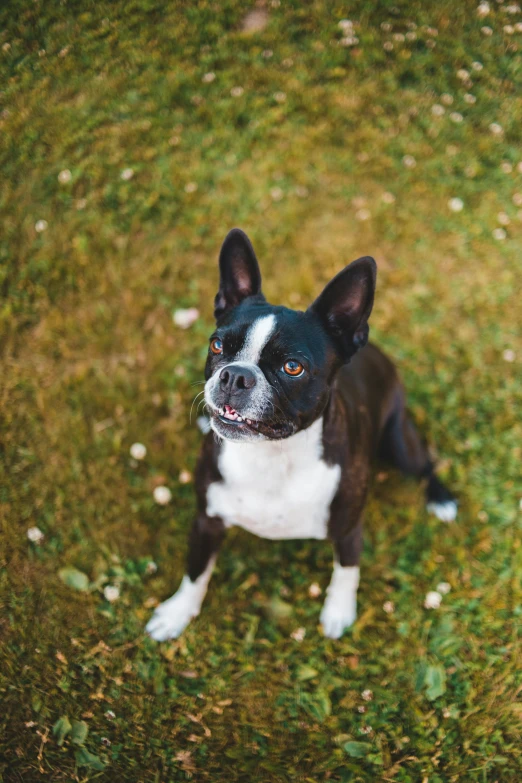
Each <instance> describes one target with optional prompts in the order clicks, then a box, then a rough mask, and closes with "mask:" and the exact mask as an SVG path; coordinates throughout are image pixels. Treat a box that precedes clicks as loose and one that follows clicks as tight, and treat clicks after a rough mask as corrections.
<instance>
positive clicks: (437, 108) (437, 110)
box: [431, 103, 446, 117]
mask: <svg viewBox="0 0 522 783" xmlns="http://www.w3.org/2000/svg"><path fill="white" fill-rule="evenodd" d="M445 111H446V109H445V108H444V106H441V105H440V103H434V104H433V106H432V107H431V113H432V114H434V115H435V117H442V115H443V114H444V113H445Z"/></svg>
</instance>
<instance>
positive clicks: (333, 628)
mask: <svg viewBox="0 0 522 783" xmlns="http://www.w3.org/2000/svg"><path fill="white" fill-rule="evenodd" d="M356 618H357V607H356V605H355V600H354V601H353V603H351V604H348V605H345V606H340V605H338V604H336V602H335V601H329V600H328V599H327V600H326V602H325V604H324V606H323V608H322V610H321V618H320V619H321V625H322V626H323V633H324V635H325V636H326V637H327V638H328V639H340V638H341V636H342V635H343V633H344V632H345V631H346V629H347V628H349V627H350V626H351V625H353V624H354V622H355V620H356Z"/></svg>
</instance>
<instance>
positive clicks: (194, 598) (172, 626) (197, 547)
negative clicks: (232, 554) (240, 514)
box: [146, 513, 225, 642]
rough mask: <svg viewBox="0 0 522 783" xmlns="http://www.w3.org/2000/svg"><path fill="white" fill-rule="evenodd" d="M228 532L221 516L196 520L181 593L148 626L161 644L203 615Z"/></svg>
mask: <svg viewBox="0 0 522 783" xmlns="http://www.w3.org/2000/svg"><path fill="white" fill-rule="evenodd" d="M224 532H225V528H224V525H223V522H222V520H221V519H220V518H219V517H208V516H207V515H206V514H202V513H200V514H198V516H197V517H196V518H195V520H194V522H193V524H192V530H191V532H190V541H189V556H188V573H186V574H185V576H184V577H183V579H182V580H181V585H180V586H179V588H178V591H177V592H176V593H174V595H173V596H172V598H169V599H168V600H167V601H163V603H161V604H160V605H159V606H158V607H157V608H156V611H155V612H154V614H153V615H152V617H151V619H150V620H149V622H148V623H147V628H146V630H147V633H148V634H149V635H150V636H151V637H152V638H153V639H155V640H156V641H157V642H162V641H165V639H177V637H178V636H180V634H182V633H183V631H184V630H185V628H186V627H187V625H188V624H189V622H190V621H191V620H192V618H193V617H197V615H198V614H199V612H200V609H201V604H202V603H203V599H204V597H205V594H206V592H207V587H208V583H209V581H210V577H211V576H212V571H213V570H214V564H215V562H216V557H217V552H218V549H219V546H220V544H221V541H222V540H223V536H224Z"/></svg>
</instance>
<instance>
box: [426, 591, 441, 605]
mask: <svg viewBox="0 0 522 783" xmlns="http://www.w3.org/2000/svg"><path fill="white" fill-rule="evenodd" d="M441 601H442V596H441V594H440V593H438V592H437V591H436V590H430V592H429V593H426V598H425V599H424V607H425V608H426V609H438V608H439V606H440V604H441Z"/></svg>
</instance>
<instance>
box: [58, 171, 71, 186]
mask: <svg viewBox="0 0 522 783" xmlns="http://www.w3.org/2000/svg"><path fill="white" fill-rule="evenodd" d="M71 179H72V174H71V172H70V171H69V169H64V170H63V171H60V173H59V174H58V182H60V183H61V184H62V185H66V184H67V183H68V182H70V181H71Z"/></svg>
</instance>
